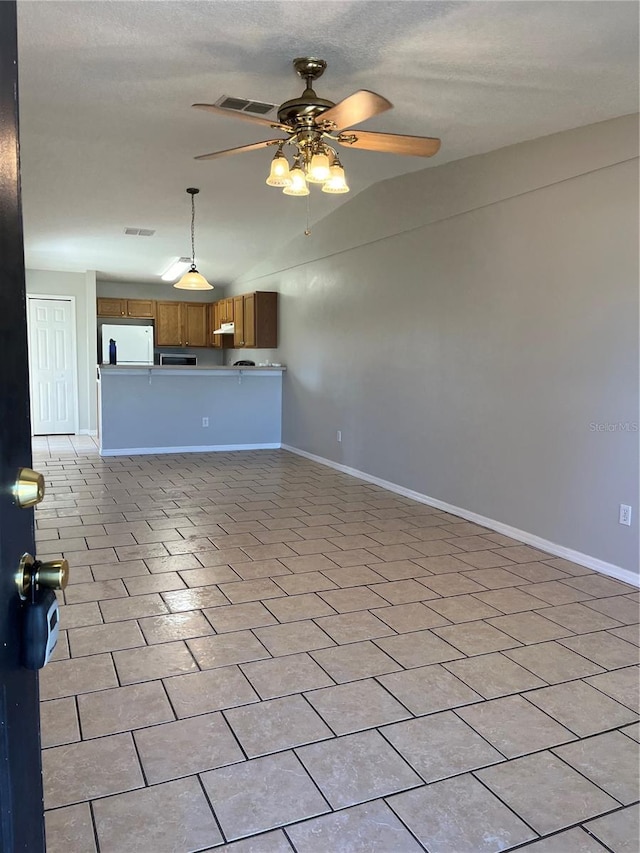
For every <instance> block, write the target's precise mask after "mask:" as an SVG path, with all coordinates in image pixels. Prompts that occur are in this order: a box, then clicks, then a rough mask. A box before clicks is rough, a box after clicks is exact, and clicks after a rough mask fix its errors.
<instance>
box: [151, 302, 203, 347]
mask: <svg viewBox="0 0 640 853" xmlns="http://www.w3.org/2000/svg"><path fill="white" fill-rule="evenodd" d="M209 308H210V304H209V303H207V302H157V303H156V346H158V347H206V346H209V341H208V332H207V330H208V318H209Z"/></svg>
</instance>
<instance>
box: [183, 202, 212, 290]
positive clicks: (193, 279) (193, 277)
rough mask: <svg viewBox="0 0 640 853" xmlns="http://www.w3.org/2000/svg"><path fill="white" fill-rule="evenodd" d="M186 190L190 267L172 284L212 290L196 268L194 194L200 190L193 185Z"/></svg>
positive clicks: (185, 287)
mask: <svg viewBox="0 0 640 853" xmlns="http://www.w3.org/2000/svg"><path fill="white" fill-rule="evenodd" d="M187 192H188V193H189V195H190V196H191V269H190V270H189V272H186V273H185V274H184V275H183V276H182V278H181V279H180V280H179V281H176V283H175V284H174V285H173V286H174V287H177V288H178V289H179V290H213V285H212V284H209V282H208V281H207V280H206V278H205V277H204V276H203V275H201V274H200V273H199V272H198V270H197V269H196V244H195V224H196V205H195V196H196V195H197V194H198V193H199V192H200V190H198V189H196V188H195V187H188V188H187Z"/></svg>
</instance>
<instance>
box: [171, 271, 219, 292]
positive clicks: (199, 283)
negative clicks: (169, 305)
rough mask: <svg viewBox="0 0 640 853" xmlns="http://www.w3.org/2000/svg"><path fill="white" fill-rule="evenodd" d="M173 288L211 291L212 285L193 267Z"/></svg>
mask: <svg viewBox="0 0 640 853" xmlns="http://www.w3.org/2000/svg"><path fill="white" fill-rule="evenodd" d="M173 286H174V287H177V288H179V289H180V290H213V285H212V284H209V282H208V281H207V280H206V278H205V277H204V276H203V275H200V273H199V272H198V270H197V269H196V268H195V267H191V269H190V270H189V272H186V273H185V274H184V275H183V276H182V278H181V279H180V281H176V283H175V284H174V285H173Z"/></svg>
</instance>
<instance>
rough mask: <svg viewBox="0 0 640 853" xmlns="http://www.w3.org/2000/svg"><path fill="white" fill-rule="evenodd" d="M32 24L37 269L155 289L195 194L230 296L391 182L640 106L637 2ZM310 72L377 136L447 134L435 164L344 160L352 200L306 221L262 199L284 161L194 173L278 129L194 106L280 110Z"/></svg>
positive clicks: (357, 5)
mask: <svg viewBox="0 0 640 853" xmlns="http://www.w3.org/2000/svg"><path fill="white" fill-rule="evenodd" d="M18 10H19V63H20V67H19V73H20V122H21V158H22V188H23V209H24V223H25V253H26V262H27V266H28V267H31V268H34V269H56V270H70V271H83V270H86V269H95V270H97V271H98V277H99V278H103V279H111V280H122V281H140V282H158V281H159V279H158V275H159V273H161V272H162V271H163V270H164V269H165V268H166V266H167V265H168V264H169V263H170V261H171V260H172V259H174V258H175V257H177V256H180V255H188V254H189V253H190V241H189V222H190V199H189V197H188V196H187V194H186V192H185V189H186V187H188V186H197V187H199V188H200V191H201V192H200V195H199V196H198V198H197V220H196V252H197V256H198V257H197V260H198V266H199V269H200V271H201V272H202V273H203V274H204V275H205V276H206V277H207V278H209V280H210V281H211V282H212V283H221V284H225V283H228V282H231V281H233V280H235V279H236V278H237V277H238V276H240V275H241V274H243V273H245V272H246V271H247V270H249V269H250V268H251V267H252V266H254V265H255V264H256V263H258V262H259V260H260V259H261V257H263V256H264V255H265V254H266V253H267V252H271V250H272V249H273V247H277V246H279V245H284V244H286V243H287V242H289V241H290V240H291V239H292V237H294V236H295V235H296V234H299V233H301V232H302V231H303V230H304V228H305V224H306V218H307V216H308V217H309V221H310V222H311V223H312V224H313V222H315V221H317V220H319V219H321V218H323V217H325V216H327V215H329V214H330V213H331V211H332V210H334V209H335V208H336V207H337V206H338V205H340V204H344V203H348V200H349V198H350V197H352V196H353V195H355V194H356V193H358V192H361V191H362V190H363V189H365V188H366V187H368V186H370V185H371V184H373V183H376V182H377V181H380V180H383V179H386V178H390V177H393V176H396V175H399V174H404V173H408V172H411V171H415V170H417V169H423V168H425V167H433V166H437V165H438V164H441V163H445V162H447V161H449V160H455V159H459V158H461V157H467V156H470V155H473V154H479V153H482V152H486V151H490V150H493V149H496V148H501V147H503V146H505V145H509V144H512V143H515V142H521V141H524V140H527V139H532V138H535V137H538V136H544V135H546V134H549V133H554V132H557V131H561V130H566V129H568V128H572V127H578V126H581V125H586V124H590V123H592V122H597V121H602V120H605V119H609V118H613V117H615V116H619V115H625V114H628V113H632V112H635V111H637V108H638V5H637V4H636V3H635V2H615V1H614V2H580V0H576V2H544V0H540V2H538V0H534V2H483V0H474V2H406V0H396V2H377V0H374V2H367V0H339V2H309V0H286V2H270V1H269V0H242V2H238V0H222V2H218V0H213V1H211V0H209V1H208V2H207V1H205V0H199V2H196V0H178V2H173V1H172V0H166V2H165V0H162V2H154V0H132V1H130V2H119V0H100V2H95V0H89V2H84V0H80V1H79V2H78V0H72V2H67V0H63V1H62V2H58V0H44V2H41V0H22V2H19V3H18ZM307 55H310V56H319V57H322V58H324V59H326V60H327V62H328V69H327V71H326V72H325V74H324V76H323V77H322V79H321V80H319V81H318V82H317V85H316V87H315V88H316V91H317V92H318V94H319V95H320V96H321V97H325V98H328V99H330V100H333V101H338V100H340V99H342V98H343V97H345V96H346V95H348V94H350V93H351V92H352V91H354V90H356V89H359V88H368V89H372V90H374V91H376V92H379V93H380V94H382V95H384V96H385V97H387V98H389V100H391V101H392V103H393V104H394V109H393V110H390V111H388V112H387V113H384V114H383V115H381V116H378V117H376V118H374V119H371V120H370V121H368V122H367V123H366V125H365V126H364V127H365V128H366V129H367V130H378V131H389V132H393V133H409V134H417V135H424V136H439V137H441V139H442V149H441V152H440V153H439V154H438V155H437V156H436V157H434V158H433V159H431V160H422V159H420V158H412V157H404V156H396V155H390V154H379V153H374V152H366V151H355V150H350V151H349V150H346V149H345V150H344V156H343V158H342V160H343V164H344V166H345V169H346V172H347V176H348V180H349V184H350V186H351V190H352V192H351V194H350V195H347V196H337V197H336V196H333V197H327V196H326V194H323V193H321V192H319V190H318V189H317V188H313V189H312V194H311V196H310V197H309V205H308V209H307V203H306V200H305V199H297V198H289V197H287V196H284V195H282V193H281V192H280V191H278V190H276V189H273V188H270V187H267V186H266V185H265V183H264V181H265V178H266V175H267V173H268V168H269V163H270V160H271V156H272V154H271V151H270V150H262V151H255V152H250V153H245V154H242V155H238V156H236V157H229V158H224V159H222V160H216V161H209V162H207V161H204V162H196V161H194V160H193V157H194V156H195V155H197V154H203V153H208V152H210V151H214V150H219V149H224V148H230V147H233V146H237V145H244V144H247V143H250V142H256V141H259V140H260V139H264V138H268V136H270V135H271V132H270V131H269V129H268V128H266V129H265V130H266V134H265V132H264V131H263V129H262V128H260V127H259V126H258V125H252V124H249V123H248V122H244V121H240V120H236V119H231V118H226V117H217V116H215V117H214V116H213V115H210V114H206V113H203V112H201V111H198V110H193V109H191V104H192V103H195V102H207V103H213V102H215V101H216V100H217V99H218V98H219V97H220V96H221V95H223V94H227V95H237V96H240V97H249V98H254V99H258V100H264V101H268V102H273V103H281V102H282V101H284V100H287V99H289V98H291V97H294V96H296V95H298V94H300V92H301V91H302V88H303V85H302V83H301V81H300V80H299V79H298V78H297V77H296V75H295V74H294V72H293V70H292V66H291V60H292V59H293V58H294V57H296V56H307ZM389 215H393V212H392V211H389ZM125 227H135V228H149V229H154V230H155V232H156V233H155V235H154V236H153V237H146V238H143V237H130V236H125V235H124V233H123V232H124V229H125ZM312 230H313V229H312ZM309 239H310V240H312V239H313V234H312V235H311V237H309Z"/></svg>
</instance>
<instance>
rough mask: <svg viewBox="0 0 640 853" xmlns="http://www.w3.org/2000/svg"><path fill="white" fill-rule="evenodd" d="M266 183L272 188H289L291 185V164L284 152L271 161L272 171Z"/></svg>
mask: <svg viewBox="0 0 640 853" xmlns="http://www.w3.org/2000/svg"><path fill="white" fill-rule="evenodd" d="M266 183H267V185H268V186H270V187H287V186H289V184H290V183H291V176H290V174H289V163H288V162H287V158H286V157H285V156H284V154H282V152H278V153H277V154H276V156H275V157H274V158H273V160H272V161H271V171H270V172H269V177H268V178H267V180H266Z"/></svg>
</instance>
